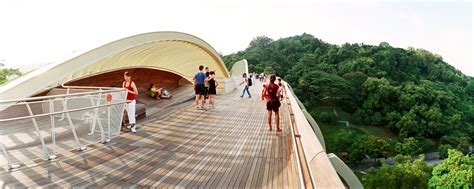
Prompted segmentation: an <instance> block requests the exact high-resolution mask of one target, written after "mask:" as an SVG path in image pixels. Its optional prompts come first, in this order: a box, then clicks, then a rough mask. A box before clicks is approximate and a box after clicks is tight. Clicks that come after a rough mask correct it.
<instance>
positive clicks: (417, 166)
mask: <svg viewBox="0 0 474 189" xmlns="http://www.w3.org/2000/svg"><path fill="white" fill-rule="evenodd" d="M397 159H398V161H397V162H396V163H395V165H394V166H393V167H389V166H388V165H387V164H386V163H384V162H382V167H380V168H379V169H378V170H377V169H374V168H370V169H369V170H368V171H367V174H365V175H363V176H362V178H361V179H360V180H361V181H362V184H363V185H364V187H365V188H388V189H391V188H394V189H395V188H427V187H428V180H429V179H430V172H431V169H430V167H429V166H428V165H426V163H425V157H424V156H423V155H422V156H420V157H419V158H418V159H416V160H415V161H414V162H413V163H410V159H411V157H409V156H407V157H403V156H397Z"/></svg>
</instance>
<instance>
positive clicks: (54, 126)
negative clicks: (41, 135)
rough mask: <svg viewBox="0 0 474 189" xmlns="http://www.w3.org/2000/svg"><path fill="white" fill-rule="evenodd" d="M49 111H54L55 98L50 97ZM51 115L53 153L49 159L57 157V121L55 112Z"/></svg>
mask: <svg viewBox="0 0 474 189" xmlns="http://www.w3.org/2000/svg"><path fill="white" fill-rule="evenodd" d="M49 112H50V113H54V101H53V99H49ZM50 117H51V143H52V144H51V150H52V155H50V156H49V159H51V160H53V159H56V157H57V156H56V123H55V120H54V114H51V115H50Z"/></svg>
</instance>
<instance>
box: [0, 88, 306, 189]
mask: <svg viewBox="0 0 474 189" xmlns="http://www.w3.org/2000/svg"><path fill="white" fill-rule="evenodd" d="M259 85H260V84H258V83H256V85H254V86H255V87H252V88H251V91H252V92H253V94H254V97H253V98H240V97H239V95H238V93H240V91H239V90H236V91H234V92H233V93H230V94H227V95H224V96H219V97H217V106H216V108H215V109H210V110H195V109H194V105H193V103H191V102H188V103H185V104H179V105H175V106H172V107H168V108H167V109H164V110H162V111H158V112H156V113H155V114H153V115H149V116H148V117H147V118H146V119H145V120H143V121H142V122H141V123H139V124H138V133H136V134H132V133H129V132H128V131H127V130H126V129H123V131H124V132H123V133H122V135H121V136H120V137H119V138H116V139H114V140H113V141H112V142H111V143H107V144H98V143H97V144H94V145H92V146H89V149H88V150H87V151H85V152H74V151H73V152H71V151H69V152H65V151H59V152H58V153H63V154H60V158H59V159H58V160H55V161H52V162H49V161H35V162H36V164H31V165H28V166H24V167H22V168H20V169H18V170H16V171H12V172H6V171H3V172H1V173H0V185H1V186H2V187H39V186H41V187H46V188H49V187H55V188H56V187H92V188H102V187H135V186H137V187H159V188H163V187H186V188H299V187H301V183H300V182H299V180H300V179H299V175H298V170H297V166H298V165H297V164H296V160H295V156H294V149H293V148H292V144H291V135H290V130H289V129H290V127H289V126H290V123H289V114H288V113H287V112H288V109H287V108H288V107H287V106H286V105H284V103H283V106H282V108H281V120H280V121H281V125H282V126H283V132H281V133H277V132H276V131H275V130H273V131H268V126H267V122H266V118H267V117H266V116H267V112H266V110H265V103H264V102H263V101H261V99H259V98H258V96H259V95H258V94H259V92H260V89H261V88H259V87H258V86H259Z"/></svg>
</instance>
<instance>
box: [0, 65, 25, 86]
mask: <svg viewBox="0 0 474 189" xmlns="http://www.w3.org/2000/svg"><path fill="white" fill-rule="evenodd" d="M13 75H16V76H20V75H21V72H20V71H19V70H18V69H11V68H10V69H1V70H0V84H3V83H5V82H7V81H8V78H9V77H10V76H13Z"/></svg>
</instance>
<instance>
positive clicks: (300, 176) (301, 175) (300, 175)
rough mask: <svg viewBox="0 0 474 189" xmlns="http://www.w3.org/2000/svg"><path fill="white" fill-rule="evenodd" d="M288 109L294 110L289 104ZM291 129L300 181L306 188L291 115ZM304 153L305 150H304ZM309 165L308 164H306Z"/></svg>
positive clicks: (302, 186)
mask: <svg viewBox="0 0 474 189" xmlns="http://www.w3.org/2000/svg"><path fill="white" fill-rule="evenodd" d="M284 93H285V96H286V98H287V99H286V100H287V103H290V102H289V99H288V96H287V95H286V90H285V91H284ZM288 111H292V110H291V107H290V106H288ZM289 113H290V116H291V112H289ZM289 120H290V131H291V140H292V144H293V149H294V150H295V153H294V154H295V160H296V164H297V165H299V166H297V167H298V176H299V180H300V183H301V188H306V186H305V182H304V178H303V170H302V166H303V164H302V163H301V161H300V158H301V157H300V154H299V150H298V147H297V146H296V139H295V138H296V134H295V131H294V129H293V121H292V120H291V117H290V119H289ZM302 153H304V152H302ZM306 166H307V164H306Z"/></svg>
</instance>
